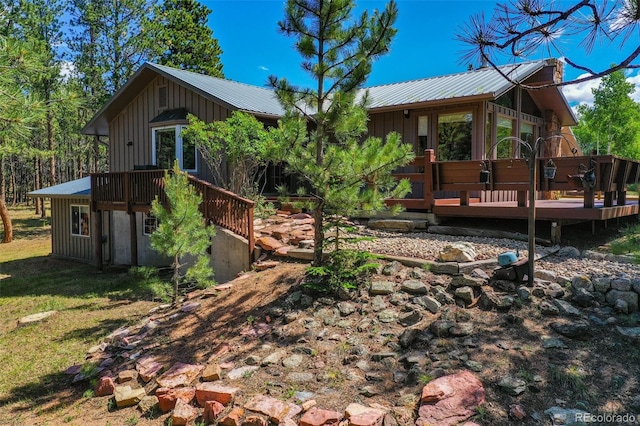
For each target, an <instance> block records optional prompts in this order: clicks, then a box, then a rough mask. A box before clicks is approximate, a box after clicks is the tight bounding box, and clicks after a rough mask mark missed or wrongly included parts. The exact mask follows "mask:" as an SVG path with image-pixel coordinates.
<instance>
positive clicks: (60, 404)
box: [0, 221, 640, 425]
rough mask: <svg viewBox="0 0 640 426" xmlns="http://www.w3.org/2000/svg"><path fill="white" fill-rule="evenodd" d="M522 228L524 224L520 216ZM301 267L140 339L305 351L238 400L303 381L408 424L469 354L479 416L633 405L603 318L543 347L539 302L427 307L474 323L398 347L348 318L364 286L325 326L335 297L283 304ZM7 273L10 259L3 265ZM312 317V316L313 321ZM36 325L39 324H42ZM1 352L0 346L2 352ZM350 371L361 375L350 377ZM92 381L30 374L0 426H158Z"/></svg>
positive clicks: (155, 350)
mask: <svg viewBox="0 0 640 426" xmlns="http://www.w3.org/2000/svg"><path fill="white" fill-rule="evenodd" d="M449 224H450V223H447V225H449ZM499 225H501V227H499V228H496V229H505V224H504V221H502V223H499V222H495V223H493V224H491V223H487V224H485V226H487V227H490V226H496V227H498V226H499ZM460 226H469V224H468V223H465V224H461V225H460ZM511 226H512V225H508V227H509V229H506V230H509V231H519V232H522V231H521V230H519V229H518V228H517V227H518V226H522V224H513V227H514V229H511ZM574 226H575V228H574V227H573V226H572V227H567V228H565V233H564V235H565V237H566V242H567V244H571V245H574V246H577V247H579V248H593V247H594V246H597V245H599V244H600V243H601V241H606V240H607V238H609V237H610V236H611V235H617V234H618V230H617V229H615V228H614V227H609V228H607V230H606V231H605V233H606V234H608V235H609V237H606V236H605V235H603V233H598V234H597V235H596V236H595V237H593V236H591V224H590V223H589V224H584V225H574ZM569 228H571V229H569ZM524 229H525V232H526V223H525V224H524ZM570 231H572V232H570ZM563 242H564V241H563ZM47 262H48V265H49V266H50V267H52V268H60V270H63V269H64V265H65V263H64V262H58V261H55V260H52V259H48V260H47ZM15 265H16V264H14V266H15ZM29 265H32V266H33V265H35V263H33V262H31V263H29V264H25V265H24V266H25V267H28V268H31V267H32V266H29ZM305 267H306V265H303V264H298V263H286V264H281V265H280V266H278V267H276V268H275V269H270V270H266V271H263V272H258V273H256V272H252V273H249V274H247V275H246V276H244V277H242V278H241V279H239V280H236V281H235V282H233V287H232V288H231V289H229V290H224V291H221V292H220V293H219V294H218V295H217V296H216V297H212V298H205V299H199V298H198V297H196V299H194V300H198V301H199V302H200V303H201V306H200V308H199V309H198V310H197V311H195V313H193V314H182V315H178V316H177V317H175V318H172V319H171V320H169V321H165V322H163V324H162V325H161V326H160V327H159V328H158V329H157V330H156V331H155V332H154V334H153V335H152V336H151V337H149V340H148V341H146V342H145V346H148V347H150V349H149V351H148V353H149V354H154V355H156V356H158V357H159V359H160V360H161V361H162V362H163V363H166V364H167V365H171V364H172V363H174V362H183V363H207V362H208V361H209V360H212V361H216V362H219V361H225V362H231V363H233V364H234V366H235V367H240V366H243V365H246V364H248V363H249V361H248V359H249V358H250V357H252V356H254V357H256V358H257V359H263V358H264V357H265V356H267V355H269V354H270V353H273V352H274V351H277V350H284V351H286V352H287V354H288V355H292V354H296V353H299V354H302V355H303V362H302V363H301V364H300V365H299V366H298V367H295V368H293V369H292V368H287V367H284V366H282V365H273V366H269V367H265V368H261V369H259V370H258V371H257V372H255V373H253V374H252V375H247V376H246V377H242V378H241V379H239V380H237V381H235V382H233V385H234V386H238V387H240V388H241V389H242V392H241V394H240V395H239V397H238V402H239V403H242V402H243V401H247V400H248V399H249V398H251V397H252V396H254V395H256V394H269V395H271V396H274V397H276V398H280V399H283V400H287V401H292V402H294V401H296V395H297V392H303V391H304V392H311V393H313V399H315V400H316V401H318V406H320V407H322V408H326V409H334V410H338V411H341V410H343V409H344V408H345V407H346V405H347V404H348V403H350V402H361V403H365V404H370V403H374V402H377V403H380V404H383V405H385V406H392V407H393V410H394V413H395V415H396V418H397V420H398V421H399V423H401V424H412V423H413V421H414V420H415V415H416V410H417V401H418V397H419V395H420V390H421V389H422V386H423V385H424V384H425V383H427V382H428V381H429V380H431V379H433V377H435V376H437V375H439V374H442V373H452V372H455V371H459V370H460V369H463V368H465V369H466V368H468V367H467V366H465V362H466V361H468V360H473V361H475V362H477V363H478V364H479V365H480V366H481V368H480V371H479V372H477V373H476V374H477V375H478V377H479V378H480V380H481V381H482V383H483V384H484V386H485V389H486V391H487V402H486V403H485V404H484V405H483V406H482V407H480V408H479V409H478V410H477V414H476V415H475V416H474V418H473V420H475V421H476V422H477V423H479V424H481V425H506V424H531V425H533V424H549V421H548V420H547V419H546V417H545V416H544V415H543V414H542V413H543V411H544V410H546V409H547V408H549V407H552V406H558V405H559V406H566V407H578V408H582V409H584V410H587V411H590V412H594V413H622V414H624V413H627V412H630V410H636V412H637V411H640V401H638V397H639V396H640V383H639V382H638V380H639V378H640V346H639V345H638V343H637V342H634V341H631V340H627V339H623V338H622V337H621V336H620V335H619V334H617V333H616V332H615V328H614V327H613V326H611V325H602V326H592V335H591V337H590V338H588V339H585V340H576V339H563V341H564V342H565V344H566V347H564V348H545V347H544V346H543V340H542V339H541V338H540V337H541V336H543V335H550V336H551V337H558V336H557V335H554V334H553V332H552V331H551V329H550V323H551V322H553V321H557V320H558V318H557V317H545V316H543V315H541V313H540V310H539V305H538V304H537V303H522V304H518V305H516V306H515V307H514V308H513V309H511V310H510V311H509V312H504V313H501V312H496V311H490V312H488V311H482V310H480V309H479V308H477V307H474V308H471V309H463V308H459V307H456V306H454V305H452V306H449V307H448V308H447V309H444V310H442V311H441V312H440V313H438V314H428V313H427V314H425V316H424V319H423V321H422V322H421V323H419V324H418V325H417V327H419V328H421V329H422V330H423V331H425V332H426V330H427V329H428V327H429V324H430V323H431V322H433V321H435V320H436V319H444V318H446V319H450V320H452V321H461V322H468V323H471V324H473V330H474V331H473V333H472V334H471V335H469V336H464V337H448V338H442V339H439V338H434V337H433V336H430V337H429V336H428V333H425V337H424V339H418V340H417V341H416V342H415V343H414V344H413V345H412V346H411V347H409V348H400V347H399V346H398V338H399V335H400V334H401V332H402V330H403V327H402V326H400V325H398V324H397V323H394V324H378V325H372V326H370V327H361V328H358V327H357V324H360V323H361V322H362V321H365V320H367V319H372V318H375V315H376V314H375V313H374V312H372V311H370V310H368V309H367V308H364V307H365V306H367V305H368V304H370V303H371V298H370V296H368V295H367V294H366V292H362V293H358V294H357V295H356V296H355V297H354V303H356V304H357V306H358V310H357V312H355V313H353V314H351V315H350V316H349V317H347V318H348V319H350V320H352V321H351V325H350V326H346V324H342V325H341V324H339V322H340V321H339V319H338V321H336V322H334V323H333V324H328V323H326V321H325V318H326V317H327V315H326V314H327V312H328V311H327V310H326V309H327V308H329V309H330V308H333V307H334V306H335V304H336V303H337V301H333V302H332V301H330V300H324V301H323V300H319V299H318V298H317V297H316V296H317V295H314V299H313V300H314V302H313V305H312V306H309V307H304V305H303V304H296V303H294V304H293V305H292V304H291V303H286V300H287V297H290V296H291V295H292V294H293V293H294V292H296V291H299V290H301V287H300V283H301V281H302V279H303V274H304V269H305ZM5 270H6V269H5ZM15 271H16V269H15V268H13V267H12V268H11V272H12V273H15ZM378 278H383V279H389V277H378ZM398 281H399V279H398ZM0 283H1V281H0ZM128 306H129V304H128V303H126V304H122V306H119V304H118V303H109V304H107V305H105V306H104V308H105V309H110V310H115V311H117V310H118V309H123V312H125V311H124V309H130V308H129V307H128ZM287 312H288V313H291V312H294V313H295V315H294V316H293V317H290V318H287V317H286V316H285V315H281V313H282V314H284V313H287ZM583 312H584V315H585V316H588V315H596V316H598V317H601V318H602V319H606V318H607V316H608V315H609V313H607V312H600V311H598V310H584V311H583ZM172 313H173V312H171V313H164V314H157V317H158V318H159V319H164V318H168V317H169V315H170V314H172ZM136 318H139V316H137V315H136ZM616 320H617V321H618V323H619V324H623V325H628V326H633V325H635V326H638V325H640V318H639V317H638V316H637V315H635V316H617V317H616ZM136 321H137V319H136ZM312 323H316V324H315V325H313V326H312V325H311V324H312ZM121 324H122V322H121V321H119V322H118V323H117V324H115V323H114V326H113V328H116V326H118V325H121ZM34 327H36V328H38V329H41V330H42V332H43V333H46V330H47V329H46V324H41V325H36V326H34ZM2 332H3V333H12V332H14V331H11V330H8V329H5V330H2ZM83 333H85V337H87V338H88V341H87V348H86V349H88V348H89V346H90V345H91V344H92V343H91V340H92V339H91V336H90V332H89V331H87V330H85V331H83ZM87 333H88V335H87ZM99 334H103V332H102V331H100V332H99ZM93 343H98V342H97V341H93ZM223 348H228V352H227V353H226V354H224V355H222V356H221V357H218V358H212V357H213V355H214V354H216V353H217V352H219V351H220V350H221V349H223ZM362 348H364V349H365V351H362V350H361V349H362ZM4 350H5V349H4V348H0V354H1V353H2V351H4ZM391 351H397V352H398V353H400V354H401V355H407V354H416V355H418V356H419V357H420V362H419V363H418V366H417V367H416V368H415V369H413V370H412V369H411V368H407V365H406V363H405V362H404V361H403V360H402V359H401V357H399V358H389V359H386V361H385V360H384V359H383V360H380V361H372V360H371V359H370V357H369V356H368V354H374V353H383V352H391ZM5 355H6V354H5ZM11 356H22V355H21V354H20V353H15V354H11ZM363 360H365V361H367V362H368V364H369V367H370V370H369V371H366V370H365V369H362V368H359V367H357V366H356V364H357V363H358V362H359V361H363ZM132 367H133V363H131V362H127V361H126V360H125V359H119V360H118V363H117V368H118V369H127V368H132ZM354 371H355V372H356V373H358V376H359V378H354V377H352V376H351V374H352V373H353V372H354ZM292 372H299V373H303V372H310V373H312V374H313V377H314V379H313V380H311V381H304V382H299V381H295V380H291V376H290V373H292ZM398 372H399V373H404V374H405V376H403V377H402V378H401V379H400V375H399V374H394V373H398ZM508 376H511V377H515V378H519V379H522V380H524V381H525V383H526V385H527V390H526V391H525V392H524V393H523V394H522V395H520V396H511V395H509V394H508V393H507V392H505V391H504V390H503V389H502V388H500V387H499V386H498V383H499V382H500V381H501V380H502V379H503V378H505V377H508ZM365 387H368V388H371V389H370V390H372V391H373V393H374V395H372V396H367V395H366V394H364V393H363V392H362V391H363V389H364V388H365ZM91 389H92V385H91V383H89V382H80V383H76V384H72V383H71V378H70V377H69V376H65V375H64V374H62V369H61V370H60V372H58V373H55V374H50V375H44V376H42V377H34V380H33V383H32V384H30V385H29V389H12V391H11V394H12V395H13V397H9V398H6V397H5V398H3V400H2V401H0V424H2V425H24V424H30V425H31V424H32V425H58V424H61V425H62V424H72V425H85V424H91V425H136V424H137V425H165V424H167V418H168V415H166V414H165V415H159V416H156V417H153V418H146V417H143V416H141V415H140V413H139V412H138V411H137V410H136V409H135V408H127V409H121V410H110V409H109V408H110V406H111V405H110V402H109V401H110V398H109V397H101V398H94V397H90V393H88V392H87V391H89V390H91ZM20 395H22V397H19V396H20ZM513 404H520V405H522V407H523V408H524V410H525V412H526V413H527V415H528V417H527V418H526V419H525V420H524V421H516V420H514V419H512V418H510V417H509V415H508V412H509V410H510V406H512V405H513ZM532 415H533V417H531V416H532Z"/></svg>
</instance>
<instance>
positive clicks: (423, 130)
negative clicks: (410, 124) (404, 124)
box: [418, 115, 429, 155]
mask: <svg viewBox="0 0 640 426" xmlns="http://www.w3.org/2000/svg"><path fill="white" fill-rule="evenodd" d="M428 137H429V116H427V115H421V116H419V117H418V149H419V150H420V151H419V152H418V155H424V150H425V149H427V147H428V146H429V140H428Z"/></svg>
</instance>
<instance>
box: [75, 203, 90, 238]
mask: <svg viewBox="0 0 640 426" xmlns="http://www.w3.org/2000/svg"><path fill="white" fill-rule="evenodd" d="M90 229H91V222H90V221H89V206H73V205H72V206H71V235H77V236H79V237H88V236H89V230H90Z"/></svg>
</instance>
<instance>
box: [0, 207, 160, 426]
mask: <svg viewBox="0 0 640 426" xmlns="http://www.w3.org/2000/svg"><path fill="white" fill-rule="evenodd" d="M11 217H12V222H13V225H14V242H12V243H9V244H0V312H1V313H2V315H0V424H3V425H4V424H7V422H9V421H10V422H12V423H9V424H20V420H19V419H20V414H19V413H20V412H21V411H22V410H35V409H36V407H38V409H40V410H55V409H56V407H55V406H51V405H52V404H51V402H52V401H54V400H55V401H56V404H59V403H60V399H59V398H52V395H53V394H54V393H56V392H58V391H60V390H62V389H65V388H68V387H69V384H70V382H71V377H69V376H67V375H65V374H64V371H65V370H66V369H67V368H68V367H69V366H72V365H74V364H82V363H83V361H84V359H85V355H86V351H87V349H89V347H91V346H93V345H95V344H97V343H99V342H100V340H101V339H102V338H103V337H104V336H106V335H108V334H109V333H111V332H112V331H113V330H115V329H116V328H118V327H120V326H123V325H126V324H129V323H131V322H135V321H137V320H138V319H140V318H141V317H142V316H143V315H145V314H146V313H147V312H148V311H149V309H150V308H151V307H153V306H156V305H157V303H154V302H150V301H148V300H144V299H143V297H142V295H145V294H146V293H145V292H144V291H143V289H142V288H141V285H140V283H139V282H137V281H135V279H134V278H133V277H132V276H130V275H129V274H128V273H127V272H125V271H122V270H120V271H109V272H105V273H100V272H98V271H97V270H96V269H94V268H93V267H91V266H89V265H83V264H80V263H75V262H68V261H63V260H57V259H52V258H50V257H49V256H48V255H49V253H50V251H51V239H50V226H49V223H48V221H47V220H41V219H40V218H38V217H37V216H35V215H34V214H33V210H32V209H31V208H24V207H21V208H16V209H11ZM51 310H55V311H57V313H56V314H54V315H53V316H51V317H49V318H48V319H46V320H44V321H43V322H40V323H36V324H33V325H28V326H23V327H18V326H17V324H18V320H19V319H20V318H22V317H24V316H26V315H30V314H34V313H38V312H43V311H51ZM84 386H86V384H85V385H84ZM85 390H86V389H85ZM77 391H82V390H77ZM54 405H55V404H54ZM16 422H17V423H16Z"/></svg>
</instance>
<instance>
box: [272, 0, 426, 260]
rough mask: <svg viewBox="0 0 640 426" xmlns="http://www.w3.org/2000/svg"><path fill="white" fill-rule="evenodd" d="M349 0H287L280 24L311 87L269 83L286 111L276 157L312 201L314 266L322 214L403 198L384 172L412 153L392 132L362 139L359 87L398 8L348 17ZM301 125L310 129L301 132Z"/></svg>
mask: <svg viewBox="0 0 640 426" xmlns="http://www.w3.org/2000/svg"><path fill="white" fill-rule="evenodd" d="M353 9H354V3H353V1H351V0H333V1H322V0H316V1H312V0H289V1H287V3H286V11H285V19H284V20H283V21H281V22H279V26H280V30H281V31H282V32H283V33H284V34H286V35H288V36H292V37H294V38H295V40H296V42H295V46H296V49H297V50H298V52H299V53H300V55H301V56H302V58H303V62H302V67H303V69H305V70H306V71H307V72H308V73H309V74H310V75H311V77H312V78H313V79H314V80H315V83H316V86H315V87H314V88H298V87H294V86H292V85H291V84H289V83H288V81H287V80H286V79H284V78H282V79H279V78H277V77H270V84H271V86H272V87H274V88H275V89H276V94H277V96H278V99H279V100H280V102H281V104H282V105H283V107H284V108H285V109H286V111H287V113H286V115H285V117H284V118H283V119H282V120H281V123H280V130H281V135H282V146H283V152H282V158H283V159H284V160H285V162H286V163H287V167H288V169H289V171H290V172H292V173H294V174H295V175H297V176H299V177H300V178H301V179H303V180H304V181H305V182H306V183H307V184H308V186H309V187H310V188H311V195H312V197H313V198H314V200H315V203H314V205H313V213H314V218H315V225H314V226H315V230H314V243H315V248H314V261H313V264H314V265H315V266H320V265H322V263H323V249H324V242H325V241H324V239H325V236H324V229H323V216H324V214H325V213H329V214H331V215H341V214H350V213H353V212H354V211H355V210H370V211H377V210H380V209H381V208H383V207H384V199H385V198H390V197H394V198H395V197H400V198H401V197H402V196H404V195H405V194H406V193H407V192H408V190H409V184H408V182H406V181H401V182H397V181H395V180H394V179H393V178H392V176H391V172H392V171H393V170H394V169H395V168H397V167H399V166H401V165H404V164H406V163H408V162H409V161H410V160H411V159H412V158H413V151H412V149H411V147H410V146H409V145H406V144H403V143H402V141H401V138H400V136H399V135H398V134H395V133H394V134H390V135H388V137H387V138H386V140H385V141H382V140H380V139H379V138H366V139H364V140H362V139H363V135H364V133H365V132H366V122H367V111H366V96H363V97H361V98H358V97H357V96H358V93H359V89H360V88H361V87H362V86H363V84H364V82H365V80H366V78H367V76H368V75H369V73H370V72H371V67H372V64H373V62H374V61H375V60H376V59H377V58H379V57H380V56H382V55H384V54H385V53H386V52H387V51H388V50H389V45H390V43H391V40H392V38H393V36H394V35H395V33H396V30H395V29H394V28H393V24H394V22H395V20H396V16H397V6H396V4H395V2H394V1H390V2H389V3H388V4H387V5H386V8H385V10H384V11H382V12H378V11H376V12H374V13H373V15H371V16H369V14H368V13H367V12H364V13H363V14H362V15H360V16H359V17H358V18H356V19H353V18H352V16H351V14H352V12H353ZM307 129H310V130H309V131H307Z"/></svg>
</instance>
